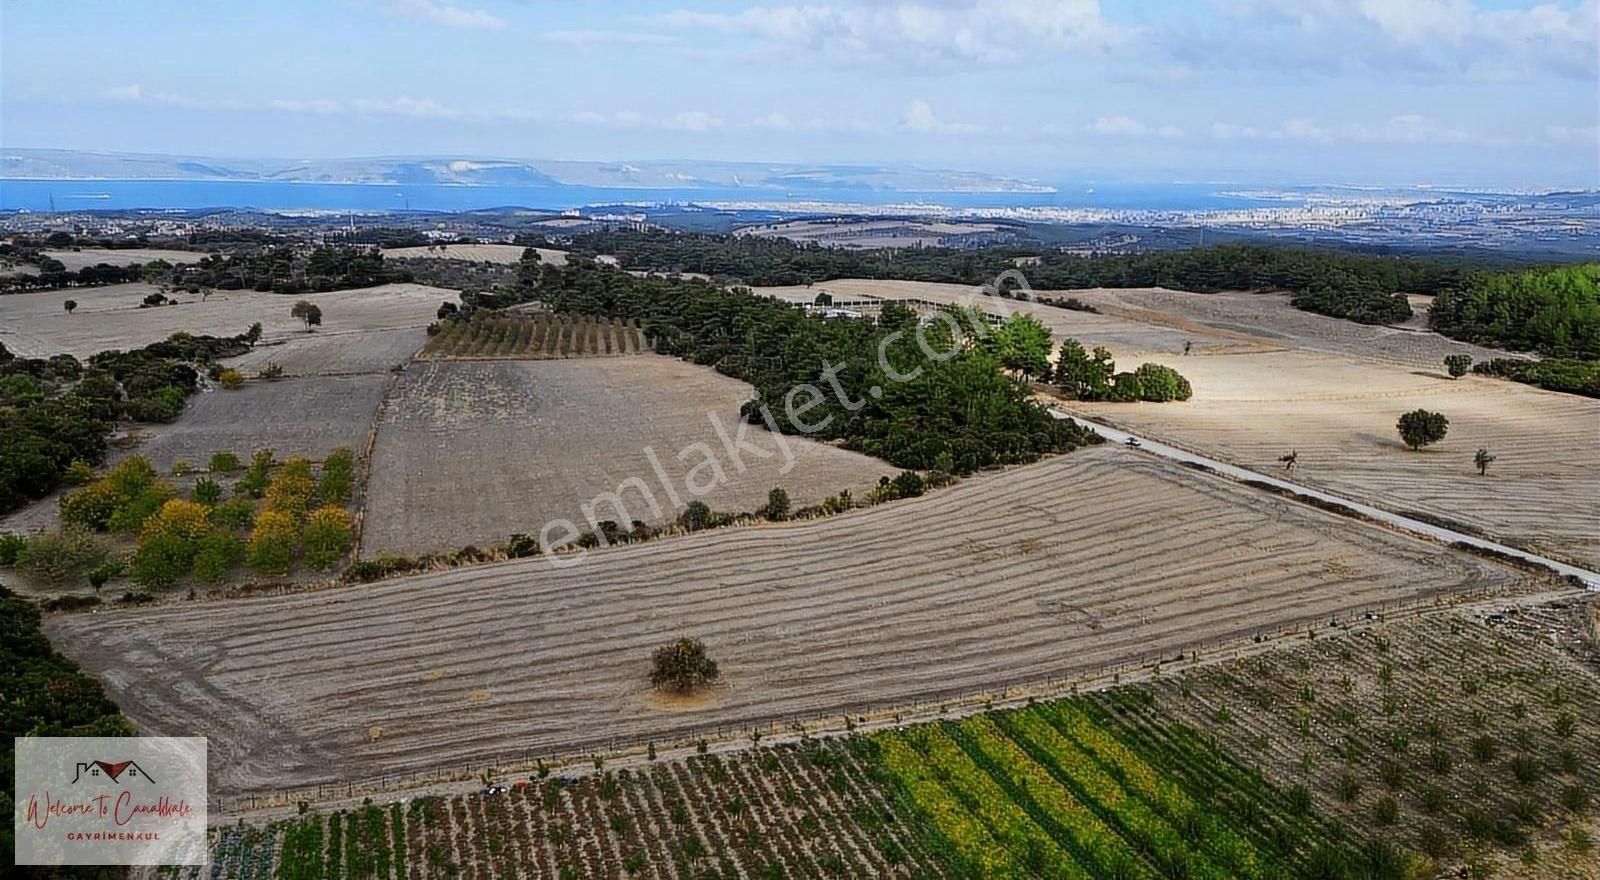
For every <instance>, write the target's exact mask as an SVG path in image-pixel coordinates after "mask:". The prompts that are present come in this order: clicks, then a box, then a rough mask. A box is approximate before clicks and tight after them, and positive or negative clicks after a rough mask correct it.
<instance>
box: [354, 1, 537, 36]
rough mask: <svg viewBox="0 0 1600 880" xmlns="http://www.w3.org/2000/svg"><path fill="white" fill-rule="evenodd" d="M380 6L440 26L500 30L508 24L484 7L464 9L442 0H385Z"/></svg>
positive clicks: (412, 18)
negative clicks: (486, 10)
mask: <svg viewBox="0 0 1600 880" xmlns="http://www.w3.org/2000/svg"><path fill="white" fill-rule="evenodd" d="M379 7H380V8H381V9H383V10H384V11H385V12H387V13H389V14H390V15H397V16H400V17H402V18H409V19H411V20H413V21H420V22H424V23H426V24H436V25H439V26H440V27H452V28H485V29H491V30H498V29H499V28H503V27H505V26H506V23H505V21H504V20H503V19H501V18H499V17H498V16H495V15H492V14H490V13H488V12H485V11H484V10H482V9H462V8H461V7H459V6H456V5H455V4H453V3H446V2H442V0H384V2H381V3H379Z"/></svg>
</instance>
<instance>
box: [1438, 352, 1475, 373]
mask: <svg viewBox="0 0 1600 880" xmlns="http://www.w3.org/2000/svg"><path fill="white" fill-rule="evenodd" d="M1444 368H1445V370H1446V371H1448V372H1449V373H1450V378H1452V379H1459V378H1461V377H1462V376H1465V375H1466V374H1467V371H1468V370H1470V369H1472V358H1470V357H1468V356H1467V355H1464V354H1451V355H1445V359H1444Z"/></svg>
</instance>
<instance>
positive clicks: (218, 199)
mask: <svg viewBox="0 0 1600 880" xmlns="http://www.w3.org/2000/svg"><path fill="white" fill-rule="evenodd" d="M1231 188H1232V187H1230V186H1229V185H1227V184H1204V183H1177V184H1129V183H1109V184H1108V183H1095V184H1087V183H1071V184H1061V185H1058V186H1057V191H1056V192H1053V193H951V192H929V193H918V192H898V191H884V190H874V189H806V190H803V191H797V192H790V193H785V192H783V191H781V190H771V189H755V188H727V189H708V188H696V189H626V188H620V187H586V186H565V185H554V186H448V185H425V186H395V185H384V184H354V183H285V182H281V181H232V180H23V179H0V210H28V211H48V210H50V207H51V204H52V200H53V203H54V205H55V209H56V210H57V211H92V210H126V209H138V208H149V209H163V208H256V209H260V210H324V211H385V210H388V211H394V210H413V211H470V210H475V209H481V208H504V207H519V208H542V209H555V210H566V209H568V208H579V207H584V206H586V205H607V204H618V203H623V202H654V203H662V202H729V201H740V202H752V201H759V202H773V203H781V202H785V201H794V202H838V203H855V204H867V205H886V204H910V203H916V204H929V205H942V206H945V207H950V208H999V207H1062V208H1100V209H1108V210H1147V211H1160V210H1168V211H1195V210H1206V209H1216V208H1240V207H1250V206H1256V205H1282V204H1284V202H1282V201H1268V200H1265V199H1254V198H1245V197H1238V196H1230V195H1226V194H1225V192H1226V191H1227V190H1229V189H1231Z"/></svg>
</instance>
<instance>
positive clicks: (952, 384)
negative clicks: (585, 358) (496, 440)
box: [540, 264, 1095, 474]
mask: <svg viewBox="0 0 1600 880" xmlns="http://www.w3.org/2000/svg"><path fill="white" fill-rule="evenodd" d="M540 298H541V299H542V300H543V301H544V302H545V303H546V304H547V305H549V306H551V307H552V308H554V309H556V310H557V311H560V312H566V313H580V314H593V315H604V316H607V317H621V318H637V319H639V320H640V321H641V322H642V323H643V326H644V330H645V333H646V335H647V336H649V337H650V338H651V339H652V340H653V342H654V344H655V349H656V351H658V352H661V353H663V354H669V355H677V356H680V357H683V358H685V359H686V360H689V361H692V362H694V363H698V364H704V365H707V366H711V367H714V368H716V369H717V370H718V371H719V372H722V373H724V374H726V375H729V376H734V377H736V378H739V379H742V380H744V381H746V382H749V383H750V384H751V385H754V386H755V389H756V398H755V399H754V400H753V401H751V402H750V403H747V404H746V405H745V408H744V415H745V418H746V419H747V420H749V421H752V422H761V421H764V420H765V419H766V418H768V417H769V416H770V418H771V419H772V422H773V425H774V426H775V427H777V428H778V429H779V430H780V431H783V432H785V433H803V434H806V435H807V436H810V437H812V438H814V439H819V440H839V441H843V443H844V445H845V446H846V447H848V448H850V449H854V450H857V451H860V452H864V453H866V454H868V455H874V456H877V457H879V458H882V459H884V460H886V461H889V462H891V463H893V464H895V465H896V466H899V467H902V468H910V469H917V470H938V471H944V472H948V473H955V474H960V473H968V472H971V471H974V470H977V469H980V468H986V467H993V466H997V465H1004V464H1016V463H1021V462H1028V461H1033V460H1035V459H1037V458H1039V457H1041V456H1043V455H1047V454H1049V453H1053V452H1065V451H1068V450H1071V449H1073V448H1076V447H1078V446H1080V445H1083V444H1086V443H1092V442H1095V436H1094V435H1093V434H1092V433H1090V432H1089V431H1087V430H1085V429H1083V428H1082V427H1080V426H1078V425H1077V424H1075V423H1073V422H1071V421H1067V420H1058V419H1056V418H1054V417H1052V416H1051V415H1050V413H1049V411H1048V410H1046V409H1045V408H1044V407H1042V406H1040V405H1039V404H1037V403H1035V402H1034V401H1033V400H1032V399H1031V398H1030V394H1031V392H1030V390H1029V388H1028V387H1027V386H1026V385H1024V384H1023V383H1022V382H1020V381H1018V380H1017V379H1014V378H1012V377H1011V376H1009V375H1007V374H1006V373H1005V371H1004V369H1003V367H1002V365H1001V363H1000V361H999V359H998V358H997V356H996V355H994V354H991V353H989V352H987V351H985V350H984V347H983V346H982V345H979V344H973V342H972V339H973V337H975V336H976V335H977V334H976V332H975V331H974V330H972V328H970V327H968V328H967V330H968V335H967V338H966V340H965V341H963V340H962V338H960V337H958V336H957V335H956V334H955V333H954V332H953V330H952V325H953V324H955V323H957V322H956V321H952V322H936V323H935V324H933V325H931V326H928V327H923V328H921V329H920V331H919V325H917V324H916V323H915V320H914V317H913V319H912V320H911V321H909V322H906V323H902V324H899V325H897V324H895V323H893V322H890V321H883V322H872V321H850V320H843V321H828V320H823V319H821V318H817V317H812V316H807V315H806V314H804V313H803V312H801V311H800V310H797V309H794V308H792V307H790V306H789V305H788V304H786V303H781V302H778V301H776V300H772V299H767V298H762V297H755V296H751V295H749V293H748V292H746V291H743V290H724V289H721V288H718V287H716V286H715V285H711V284H706V283H701V282H685V281H675V280H665V279H649V278H636V277H634V276H631V275H629V274H627V273H625V272H618V271H615V270H610V269H605V268H597V267H591V266H587V265H582V264H574V265H571V266H569V267H567V268H566V269H564V270H559V271H551V272H548V273H545V274H544V280H543V287H542V289H541V291H540ZM959 323H961V324H962V325H963V326H965V322H959ZM919 337H920V338H919ZM924 343H926V345H927V348H928V350H932V351H935V352H938V353H940V355H941V356H942V357H941V358H934V357H929V356H928V354H927V353H926V351H925V350H924V348H923V344H924ZM880 350H881V351H882V352H883V354H884V357H885V359H886V360H885V362H884V363H880V361H879V352H880ZM946 353H948V355H946ZM885 363H886V364H887V370H886V369H885ZM808 388H809V389H813V390H815V391H816V392H817V393H812V392H811V391H810V390H807V389H808ZM873 389H877V390H878V393H877V396H874V393H873Z"/></svg>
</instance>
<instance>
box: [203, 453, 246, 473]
mask: <svg viewBox="0 0 1600 880" xmlns="http://www.w3.org/2000/svg"><path fill="white" fill-rule="evenodd" d="M242 467H244V465H242V464H240V463H239V456H237V455H234V454H233V453H231V452H218V453H214V454H213V455H212V456H211V463H210V464H209V465H208V466H207V470H209V471H211V472H212V473H214V474H231V473H236V472H237V471H238V470H239V469H240V468H242Z"/></svg>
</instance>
